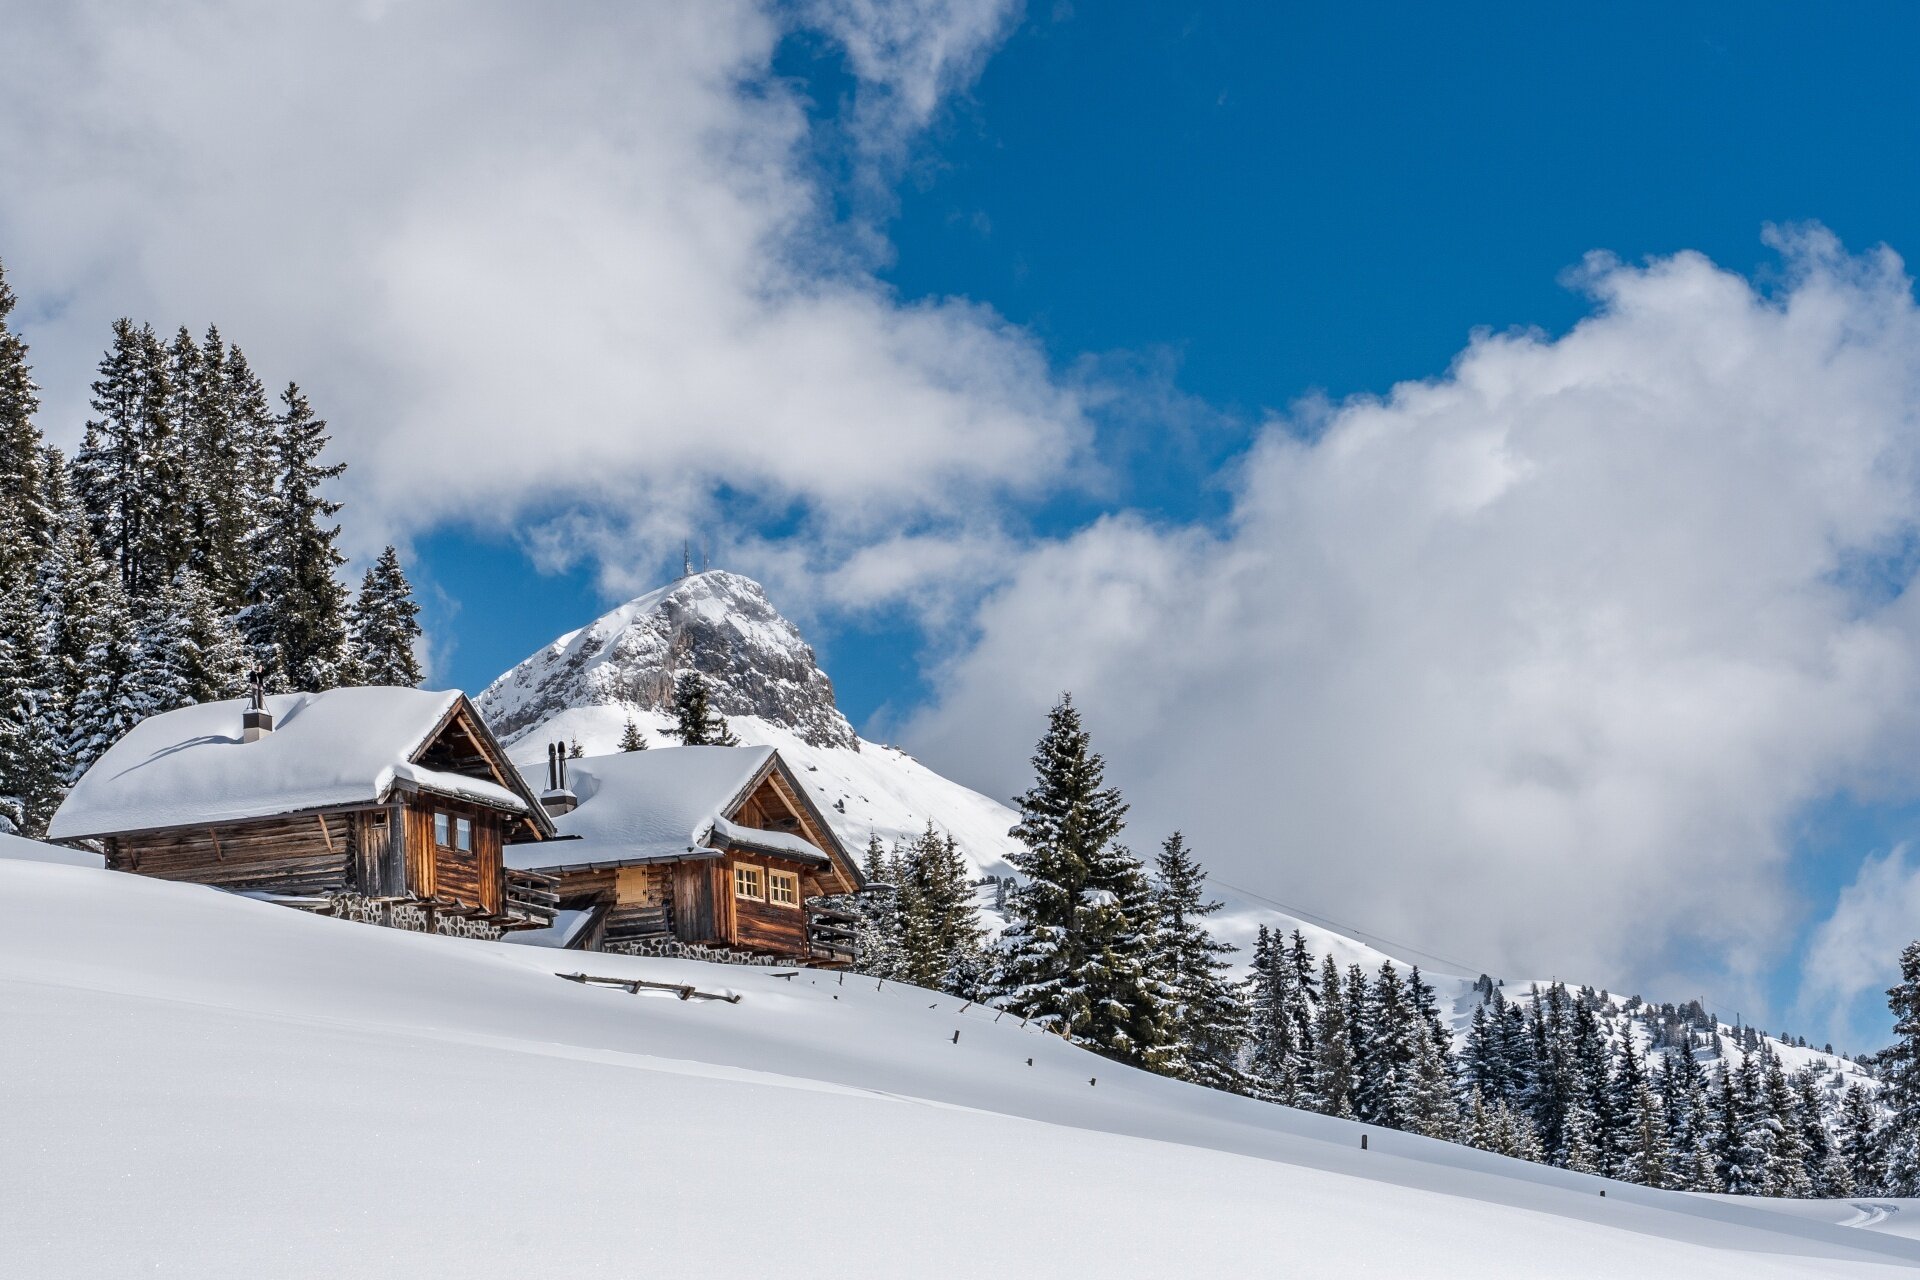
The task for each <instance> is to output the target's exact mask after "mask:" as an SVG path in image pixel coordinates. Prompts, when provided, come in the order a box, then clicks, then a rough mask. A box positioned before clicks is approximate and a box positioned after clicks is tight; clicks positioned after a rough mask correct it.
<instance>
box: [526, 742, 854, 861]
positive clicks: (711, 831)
mask: <svg viewBox="0 0 1920 1280" xmlns="http://www.w3.org/2000/svg"><path fill="white" fill-rule="evenodd" d="M773 757H774V751H773V748H772V747H656V748H654V749H653V750H651V751H620V752H615V753H614V754H612V755H605V756H588V757H586V758H584V759H580V760H569V761H567V782H568V785H569V786H570V787H571V788H572V790H573V792H574V794H575V795H576V796H578V797H579V799H580V807H579V808H577V809H575V810H574V811H573V812H571V813H566V814H561V815H559V816H557V817H555V818H554V820H553V825H554V827H555V828H556V829H557V830H558V831H559V833H560V836H561V839H559V840H557V841H554V842H552V843H546V844H522V845H510V846H508V848H507V851H506V857H507V865H508V866H510V867H517V868H520V869H523V870H554V869H556V868H569V867H582V866H615V865H621V864H627V865H633V864H637V863H641V862H646V861H649V860H658V859H671V858H684V857H687V856H688V855H689V854H692V853H695V852H698V851H701V850H703V849H706V848H708V847H709V842H710V841H712V840H714V839H715V838H718V839H720V840H723V841H725V842H727V843H732V844H740V845H747V846H751V847H753V848H757V849H764V850H766V851H767V852H769V853H777V854H780V855H781V856H783V857H791V858H796V859H799V860H801V861H824V860H825V859H826V857H827V855H826V853H825V852H824V851H822V850H821V849H818V848H816V847H815V846H814V845H812V844H809V843H808V842H807V841H805V840H802V839H800V838H799V837H798V836H793V835H788V834H787V833H785V832H780V831H760V830H757V829H753V828H749V827H743V826H740V825H738V824H736V823H732V822H729V821H727V817H726V815H727V814H729V813H731V812H733V811H734V810H735V809H736V808H738V807H739V805H740V802H741V801H743V800H745V799H746V796H747V791H748V789H749V788H750V787H751V786H752V785H753V784H754V782H755V781H756V780H757V779H758V778H759V777H760V776H761V774H762V773H763V771H764V770H765V769H766V766H767V763H768V761H770V760H772V759H773ZM522 772H523V773H524V774H525V776H526V778H527V780H528V782H530V783H532V784H534V785H536V786H544V785H545V783H546V776H545V766H544V765H540V766H527V767H525V768H524V769H523V770H522ZM568 837H577V838H574V839H569V838H568Z"/></svg>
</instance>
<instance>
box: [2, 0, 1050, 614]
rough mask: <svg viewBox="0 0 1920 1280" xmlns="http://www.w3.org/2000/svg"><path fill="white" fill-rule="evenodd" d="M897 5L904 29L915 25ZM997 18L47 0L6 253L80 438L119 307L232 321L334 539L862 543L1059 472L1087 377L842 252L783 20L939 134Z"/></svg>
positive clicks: (616, 549)
mask: <svg viewBox="0 0 1920 1280" xmlns="http://www.w3.org/2000/svg"><path fill="white" fill-rule="evenodd" d="M896 10H897V11H898V12H896ZM1007 16H1008V6H1007V5H1005V4H962V3H958V2H957V0H955V2H954V3H948V4H941V5H932V6H930V5H928V4H927V3H925V2H924V0H919V2H914V3H909V2H908V0H901V2H900V3H899V4H897V5H896V4H889V3H883V2H881V0H867V2H865V3H862V4H858V5H855V4H846V3H833V4H827V3H820V4H815V5H811V6H798V7H791V6H772V5H768V4H755V3H749V2H748V0H703V2H702V3H699V4H672V3H641V4H632V3H607V4H597V5H587V6H582V7H577V8H574V9H571V10H569V14H568V20H567V21H565V22H556V21H553V20H552V15H551V14H549V13H547V12H546V11H544V10H541V9H539V8H537V7H530V6H525V5H510V4H504V3H482V4H454V3H450V2H449V3H440V2H434V0H421V2H419V3H407V4H363V5H360V6H357V7H350V6H340V5H307V4H300V5H274V6H258V5H242V4H228V3H215V2H212V0H203V2H202V3H197V4H189V5H181V6H167V7H165V8H164V9H161V8H156V7H154V6H145V5H132V4H108V3H83V4H74V5H44V6H28V7H26V9H24V10H21V11H16V12H14V13H11V14H10V15H9V24H8V36H7V39H6V40H5V41H4V42H0V119H5V120H6V121H7V125H6V127H4V128H0V172H4V173H5V174H6V175H7V178H6V181H5V183H4V184H0V254H4V255H5V258H6V261H7V265H8V267H9V269H10V271H11V272H12V273H13V276H14V283H15V285H16V286H17V289H18V292H19V293H20V294H21V295H22V296H23V298H24V299H25V300H26V301H25V305H24V306H23V312H24V313H25V314H24V322H25V327H26V329H27V331H28V336H29V338H30V339H31V340H32V342H33V343H34V354H35V358H36V362H37V365H38V370H39V374H40V380H41V381H42V382H43V383H44V384H45V385H46V387H47V388H48V391H49V397H48V410H47V413H46V414H45V425H46V427H47V429H48V430H49V432H50V433H51V434H52V435H54V436H55V437H56V438H64V439H69V440H70V439H71V438H73V437H74V436H75V435H76V434H77V431H78V427H79V424H80V422H81V421H82V419H83V417H84V415H85V406H84V395H85V390H84V389H85V387H86V384H87V382H88V380H89V376H90V370H91V366H92V364H93V363H94V362H95V361H96V360H97V358H98V355H99V352H100V350H101V349H102V347H103V346H104V344H105V341H106V337H107V326H108V323H109V321H110V320H111V319H112V318H113V317H115V316H117V315H120V314H131V315H134V316H136V317H142V318H151V319H153V320H154V321H156V322H157V323H160V324H163V325H166V324H171V323H174V322H176V321H179V320H184V321H187V322H189V323H190V324H192V325H193V326H194V327H195V328H198V327H200V326H202V325H204V324H205V323H206V322H207V321H209V320H217V321H218V322H219V323H220V324H221V325H222V326H223V328H224V329H225V330H226V332H227V333H228V335H229V337H230V338H233V339H235V340H237V341H239V342H240V343H242V344H243V345H244V346H245V347H246V348H247V349H248V352H249V354H250V355H251V356H252V358H253V361H254V364H255V366H256V368H259V369H261V370H262V371H263V372H266V373H268V374H270V375H274V376H278V377H282V378H284V377H286V376H289V375H291V376H296V377H298V378H299V379H300V380H301V381H302V382H303V383H305V384H306V385H307V387H308V390H309V392H310V393H311V394H312V396H313V398H314V400H315V402H316V404H317V406H318V407H319V408H320V410H321V411H322V413H323V414H325V415H326V416H327V417H328V418H329V419H330V420H331V422H332V424H333V426H334V428H335V431H336V435H337V437H338V439H339V442H340V444H339V447H340V455H341V456H343V457H346V458H350V459H351V460H352V461H353V468H352V470H351V472H350V473H349V478H348V484H349V486H350V489H349V492H348V493H347V495H346V496H347V497H348V499H349V501H350V502H351V503H352V504H353V508H354V509H353V513H352V518H351V519H350V521H349V523H348V530H349V533H350V535H353V536H357V537H359V538H361V539H363V540H365V541H366V542H368V543H370V544H372V545H378V543H377V541H376V540H378V539H383V538H388V537H393V536H404V535H405V534H407V533H408V532H410V531H413V530H417V529H420V528H423V527H426V526H429V525H432V524H435V523H438V522H443V521H447V520H474V521H478V522H481V523H525V524H531V525H532V526H533V530H534V531H533V533H531V534H530V535H529V537H530V540H531V541H532V542H533V543H534V544H536V547H537V549H538V551H539V553H540V554H541V555H542V556H543V557H545V559H546V561H547V562H548V563H557V562H561V561H565V560H567V559H569V558H578V557H579V556H580V555H582V554H589V555H597V556H600V557H603V558H604V559H605V560H606V561H607V563H609V564H610V565H613V566H614V567H615V573H614V574H613V577H614V578H615V579H618V578H619V576H620V575H619V570H620V568H621V566H629V565H635V564H639V563H647V562H649V561H653V560H657V558H658V557H659V556H661V555H662V554H664V553H665V551H666V549H667V548H668V547H677V545H678V542H679V539H680V537H681V536H682V535H683V534H684V533H685V532H686V531H687V529H688V528H689V527H694V528H704V529H712V528H715V527H721V526H724V525H728V524H735V523H747V522H750V521H752V520H753V519H756V518H759V517H762V516H764V515H766V514H767V513H769V512H773V513H777V514H778V515H779V516H780V517H781V518H782V519H785V520H787V521H788V522H789V524H790V525H791V524H795V523H797V524H798V526H799V527H803V528H808V529H811V530H812V531H814V532H815V533H817V534H818V535H819V536H820V537H821V538H822V539H823V540H824V541H825V542H827V543H830V544H831V545H835V546H838V547H842V548H845V549H847V550H849V551H851V550H854V549H857V548H858V547H859V546H861V545H863V544H864V543H865V542H866V541H867V540H869V539H876V538H885V537H891V536H893V535H894V534H895V533H897V531H898V529H899V528H900V527H901V526H902V523H903V522H918V523H919V524H920V525H922V526H926V527H935V528H937V527H939V525H940V522H941V521H943V520H947V519H951V518H954V517H955V516H956V515H958V514H962V513H969V512H975V511H978V510H979V509H981V508H982V507H983V506H986V505H988V504H990V502H991V501H992V500H993V499H995V498H997V497H1001V496H1004V495H1007V494H1017V493H1024V492H1032V491H1034V490H1036V489H1037V488H1040V487H1044V486H1046V485H1047V484H1049V483H1051V482H1053V481H1055V480H1057V478H1058V477H1059V476H1060V475H1061V474H1062V472H1063V470H1064V469H1065V468H1066V467H1067V466H1068V465H1069V463H1070V462H1071V460H1073V459H1074V458H1075V457H1077V456H1079V454H1080V453H1081V451H1082V450H1083V449H1084V447H1085V445H1086V441H1087V428H1086V423H1085V415H1084V412H1083V407H1082V398H1081V395H1080V393H1079V392H1077V391H1075V390H1074V389H1073V388H1072V387H1070V386H1068V385H1066V384H1065V383H1062V382H1061V381H1059V380H1057V379H1056V378H1055V377H1054V375H1053V372H1052V370H1051V369H1050V367H1049V361H1048V357H1047V355H1046V353H1045V352H1044V351H1042V350H1041V348H1040V347H1039V346H1038V345H1037V344H1036V343H1035V342H1034V341H1033V340H1032V339H1031V338H1030V337H1029V336H1028V335H1027V334H1026V333H1024V332H1022V331H1020V330H1018V329H1016V328H1014V327H1012V326H1009V325H1007V324H1006V323H1004V322H1003V321H1002V320H1001V319H1000V318H999V317H997V316H996V315H994V314H993V313H992V312H991V311H988V310H986V309H984V308H981V307H978V306H973V305H969V304H967V303H966V302H964V301H959V300H955V301H942V300H932V301H909V300H902V299H900V298H898V297H896V296H894V295H893V294H892V293H891V292H890V291H889V290H888V289H886V288H885V287H883V286H882V285H881V284H880V283H878V282H877V281H876V280H875V279H874V278H872V277H871V276H870V275H869V274H866V273H864V272H863V271H862V270H861V269H860V268H859V267H858V265H857V263H858V261H859V260H860V255H859V254H858V253H855V252H838V251H836V245H840V244H842V242H845V243H846V244H852V243H853V242H854V241H856V240H857V239H858V236H857V235H853V234H852V233H849V235H846V236H843V235H842V234H841V233H842V232H843V231H846V230H847V228H845V227H843V226H840V225H837V224H836V222H835V220H834V218H835V215H834V212H833V210H834V201H833V198H832V194H831V192H830V191H827V190H825V189H824V188H823V185H822V180H821V178H820V175H819V174H818V173H817V172H816V170H815V168H814V167H813V165H812V162H811V161H810V160H809V155H810V151H809V147H808V137H809V133H808V131H809V127H810V126H809V124H808V118H807V112H806V108H805V104H804V103H803V102H802V101H801V100H800V99H799V97H798V96H797V94H796V91H795V90H794V89H793V88H792V87H791V86H789V85H787V84H786V83H785V82H783V81H781V80H780V79H778V78H777V77H775V76H774V75H773V74H772V65H773V60H774V57H775V54H776V51H777V50H778V48H779V46H780V42H781V40H782V39H783V38H784V36H785V35H786V34H787V33H788V32H789V30H790V24H791V23H793V22H796V21H805V20H813V21H817V22H819V23H821V24H822V25H823V27H824V29H825V30H826V31H827V32H828V34H829V35H830V36H832V37H833V38H835V39H837V40H839V41H841V42H842V43H844V45H845V47H846V50H847V58H848V63H849V67H850V69H851V70H852V71H853V72H854V74H855V75H856V77H858V78H860V79H861V80H862V84H863V90H862V91H863V93H864V92H865V90H866V88H867V87H871V88H872V90H873V91H872V93H871V94H868V95H867V96H866V97H865V98H864V99H863V102H862V106H861V110H862V112H864V113H865V114H864V115H863V117H862V118H863V120H867V121H869V124H868V125H867V126H866V127H870V128H871V129H874V130H878V129H880V128H881V127H882V125H883V124H884V125H886V126H887V127H890V128H894V129H895V130H896V134H895V136H896V137H898V136H904V134H905V133H907V132H909V131H911V130H913V129H916V128H919V127H921V126H923V125H924V124H925V123H927V121H928V120H929V119H930V118H931V117H932V115H933V113H934V111H935V109H936V107H937V105H938V102H939V99H940V97H941V95H942V94H945V93H948V92H951V91H953V90H954V89H955V88H957V87H959V86H961V85H963V84H964V83H966V81H967V79H968V78H969V77H970V76H971V75H972V74H974V72H975V71H977V69H978V66H979V62H980V59H981V58H983V57H984V56H985V54H986V52H987V50H988V49H990V47H991V46H992V44H993V42H994V41H995V40H997V39H998V38H999V36H1000V35H1001V34H1002V32H1003V31H1004V28H1005V20H1006V18H1007Z"/></svg>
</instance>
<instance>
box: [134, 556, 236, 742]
mask: <svg viewBox="0 0 1920 1280" xmlns="http://www.w3.org/2000/svg"><path fill="white" fill-rule="evenodd" d="M136 644H137V647H138V652H139V663H138V674H137V677H136V681H135V684H136V688H137V689H138V690H139V693H138V695H137V696H136V697H135V698H134V702H135V704H136V705H137V706H139V708H140V710H141V713H142V714H143V715H153V714H155V713H156V712H161V711H171V710H173V709H174V708H175V707H184V706H188V705H190V704H192V703H196V702H214V701H218V700H219V699H221V698H237V697H240V696H241V695H242V694H244V693H245V692H246V691H247V683H248V676H249V673H250V672H251V670H252V667H251V662H252V655H250V654H249V653H248V652H247V647H246V643H245V642H244V641H243V640H241V638H240V632H239V629H238V628H237V627H236V626H235V625H234V622H233V619H232V617H231V616H230V615H228V613H227V612H226V610H225V608H224V607H223V605H222V603H221V601H220V599H219V597H218V596H217V595H216V594H215V593H214V591H213V589H212V588H211V587H209V586H208V585H207V582H206V580H205V579H203V578H202V577H201V576H200V575H199V574H198V573H196V572H194V571H193V570H192V569H191V568H183V569H181V570H180V572H179V573H177V574H175V575H174V579H173V581H172V582H170V583H168V584H167V587H166V589H165V590H164V591H162V592H161V593H160V596H159V598H158V599H157V600H155V601H154V602H153V603H152V604H151V605H150V606H149V607H148V609H147V611H146V615H145V617H144V618H143V619H142V620H141V622H140V624H139V629H138V636H137V640H136Z"/></svg>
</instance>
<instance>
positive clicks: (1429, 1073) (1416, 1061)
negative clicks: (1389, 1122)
mask: <svg viewBox="0 0 1920 1280" xmlns="http://www.w3.org/2000/svg"><path fill="white" fill-rule="evenodd" d="M1412 1025H1413V1062H1412V1064H1411V1068H1410V1070H1409V1072H1408V1076H1407V1082H1406V1084H1405V1085H1404V1086H1403V1087H1402V1089H1401V1096H1402V1098H1403V1102H1402V1104H1401V1112H1402V1123H1403V1126H1404V1127H1405V1128H1407V1129H1409V1130H1411V1131H1412V1132H1414V1133H1419V1134H1424V1135H1426V1136H1427V1137H1429V1138H1445V1139H1447V1140H1449V1141H1455V1140H1457V1139H1458V1138H1459V1136H1460V1104H1459V1102H1458V1101H1457V1100H1456V1099H1455V1097H1454V1078H1453V1058H1452V1054H1451V1053H1450V1051H1449V1048H1448V1044H1447V1042H1446V1041H1444V1040H1436V1039H1435V1038H1434V1034H1433V1028H1432V1026H1431V1025H1430V1024H1428V1022H1427V1021H1426V1019H1424V1018H1419V1017H1415V1018H1414V1019H1413V1021H1412Z"/></svg>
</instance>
